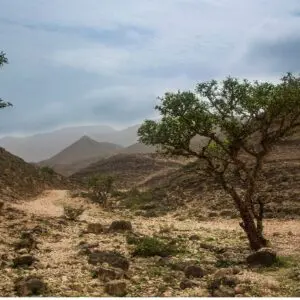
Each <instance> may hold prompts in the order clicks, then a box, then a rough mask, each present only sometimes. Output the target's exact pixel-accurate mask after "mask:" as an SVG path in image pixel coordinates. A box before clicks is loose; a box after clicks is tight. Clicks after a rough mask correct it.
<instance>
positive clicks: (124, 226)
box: [108, 220, 132, 231]
mask: <svg viewBox="0 0 300 300" xmlns="http://www.w3.org/2000/svg"><path fill="white" fill-rule="evenodd" d="M108 230H109V231H132V225H131V222H130V221H125V220H120V221H113V222H112V223H111V225H110V227H109V229H108Z"/></svg>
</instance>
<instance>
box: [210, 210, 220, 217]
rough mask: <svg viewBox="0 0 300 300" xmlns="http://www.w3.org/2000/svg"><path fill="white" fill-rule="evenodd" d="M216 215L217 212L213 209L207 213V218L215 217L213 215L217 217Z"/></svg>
mask: <svg viewBox="0 0 300 300" xmlns="http://www.w3.org/2000/svg"><path fill="white" fill-rule="evenodd" d="M218 216H219V214H218V213H216V212H214V211H211V212H209V213H208V217H209V218H215V217H218Z"/></svg>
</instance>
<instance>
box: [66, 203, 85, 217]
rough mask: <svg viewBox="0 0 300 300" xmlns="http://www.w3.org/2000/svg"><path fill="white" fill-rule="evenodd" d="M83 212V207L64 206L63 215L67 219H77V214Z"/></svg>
mask: <svg viewBox="0 0 300 300" xmlns="http://www.w3.org/2000/svg"><path fill="white" fill-rule="evenodd" d="M83 212H84V208H82V207H80V208H76V207H72V206H64V216H65V218H66V219H67V220H71V221H77V220H78V218H79V216H80V215H82V213H83Z"/></svg>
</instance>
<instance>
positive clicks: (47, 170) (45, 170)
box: [41, 166, 55, 175]
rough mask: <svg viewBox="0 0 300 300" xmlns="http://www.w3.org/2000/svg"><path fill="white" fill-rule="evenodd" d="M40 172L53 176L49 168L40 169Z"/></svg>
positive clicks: (52, 171)
mask: <svg viewBox="0 0 300 300" xmlns="http://www.w3.org/2000/svg"><path fill="white" fill-rule="evenodd" d="M41 171H42V172H43V173H44V174H49V175H54V174H55V172H54V170H53V169H52V168H50V167H47V166H45V167H41Z"/></svg>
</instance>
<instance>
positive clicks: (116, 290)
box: [105, 280, 127, 297]
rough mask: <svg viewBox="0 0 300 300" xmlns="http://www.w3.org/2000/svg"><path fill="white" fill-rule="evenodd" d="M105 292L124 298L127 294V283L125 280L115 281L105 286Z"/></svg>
mask: <svg viewBox="0 0 300 300" xmlns="http://www.w3.org/2000/svg"><path fill="white" fill-rule="evenodd" d="M105 292H106V293H107V294H109V295H111V296H115V297H123V296H125V295H126V294H127V291H126V282H125V281H123V280H114V281H110V282H107V283H106V284H105Z"/></svg>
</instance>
